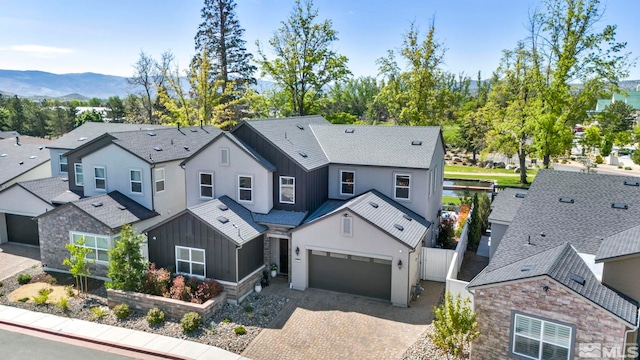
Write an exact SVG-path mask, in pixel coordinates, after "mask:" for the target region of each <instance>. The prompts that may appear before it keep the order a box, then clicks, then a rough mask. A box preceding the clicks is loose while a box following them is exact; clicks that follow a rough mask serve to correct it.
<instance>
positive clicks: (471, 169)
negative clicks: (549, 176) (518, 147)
mask: <svg viewBox="0 0 640 360" xmlns="http://www.w3.org/2000/svg"><path fill="white" fill-rule="evenodd" d="M444 172H445V173H447V172H468V173H483V174H511V175H519V174H516V173H514V172H513V170H507V169H484V168H481V167H477V166H462V165H445V166H444ZM537 173H538V169H534V168H531V169H527V174H537Z"/></svg>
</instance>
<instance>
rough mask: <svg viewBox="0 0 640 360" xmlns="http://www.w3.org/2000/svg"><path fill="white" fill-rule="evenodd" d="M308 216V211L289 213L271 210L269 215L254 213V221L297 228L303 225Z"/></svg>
mask: <svg viewBox="0 0 640 360" xmlns="http://www.w3.org/2000/svg"><path fill="white" fill-rule="evenodd" d="M305 216H307V212H306V211H287V210H278V209H271V211H269V213H268V214H257V213H253V221H255V222H257V223H260V224H267V225H284V226H287V227H296V226H298V225H300V224H302V220H304V217H305Z"/></svg>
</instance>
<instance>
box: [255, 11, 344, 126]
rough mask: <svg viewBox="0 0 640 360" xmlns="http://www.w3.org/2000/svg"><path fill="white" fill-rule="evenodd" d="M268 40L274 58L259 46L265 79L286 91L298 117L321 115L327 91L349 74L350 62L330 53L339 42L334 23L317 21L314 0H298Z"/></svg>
mask: <svg viewBox="0 0 640 360" xmlns="http://www.w3.org/2000/svg"><path fill="white" fill-rule="evenodd" d="M281 24H282V26H281V27H280V28H279V29H278V30H276V32H275V33H274V35H273V37H272V38H271V39H270V40H269V45H270V46H271V48H272V50H273V52H274V53H275V56H276V57H275V58H274V59H272V60H269V58H268V57H267V55H266V54H265V53H264V51H263V50H262V49H261V44H260V42H256V45H257V46H258V49H259V50H258V54H259V55H260V58H259V59H258V61H257V62H258V64H259V65H260V68H261V73H262V75H263V76H264V75H269V76H270V77H271V78H273V80H274V81H275V82H276V84H277V85H278V86H279V87H280V88H281V89H282V91H284V92H285V93H286V94H287V95H288V97H289V102H290V103H291V106H292V108H293V111H294V113H295V114H296V115H308V114H312V113H316V112H318V111H319V101H320V100H321V99H322V98H323V97H324V96H325V87H326V86H327V85H329V84H331V83H332V82H334V81H339V80H341V79H344V78H345V77H346V76H347V75H349V74H350V71H349V69H348V68H347V58H346V57H345V56H344V55H339V54H338V53H336V52H335V51H334V50H332V49H331V45H332V44H333V43H334V42H335V41H337V40H338V33H337V32H336V31H335V30H334V29H333V23H332V22H331V20H322V21H320V20H319V19H318V10H317V9H315V8H314V7H313V1H312V0H304V1H301V0H296V2H295V6H294V9H293V12H292V13H291V15H290V16H289V18H288V19H287V20H286V21H282V23H281Z"/></svg>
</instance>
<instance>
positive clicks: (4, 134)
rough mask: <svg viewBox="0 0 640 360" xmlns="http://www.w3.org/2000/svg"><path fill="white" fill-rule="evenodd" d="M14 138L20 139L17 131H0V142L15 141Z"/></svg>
mask: <svg viewBox="0 0 640 360" xmlns="http://www.w3.org/2000/svg"><path fill="white" fill-rule="evenodd" d="M16 136H18V137H20V134H18V132H17V131H0V140H1V139H9V138H11V139H15V138H16Z"/></svg>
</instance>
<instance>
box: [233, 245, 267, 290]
mask: <svg viewBox="0 0 640 360" xmlns="http://www.w3.org/2000/svg"><path fill="white" fill-rule="evenodd" d="M264 241H265V240H264V237H263V236H262V235H260V236H258V237H256V238H255V239H253V240H250V241H249V242H246V243H244V244H242V247H241V248H240V250H238V273H239V276H238V281H240V280H242V279H244V278H245V277H246V276H248V275H249V274H251V273H252V272H254V271H256V270H257V269H258V268H261V267H264Z"/></svg>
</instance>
